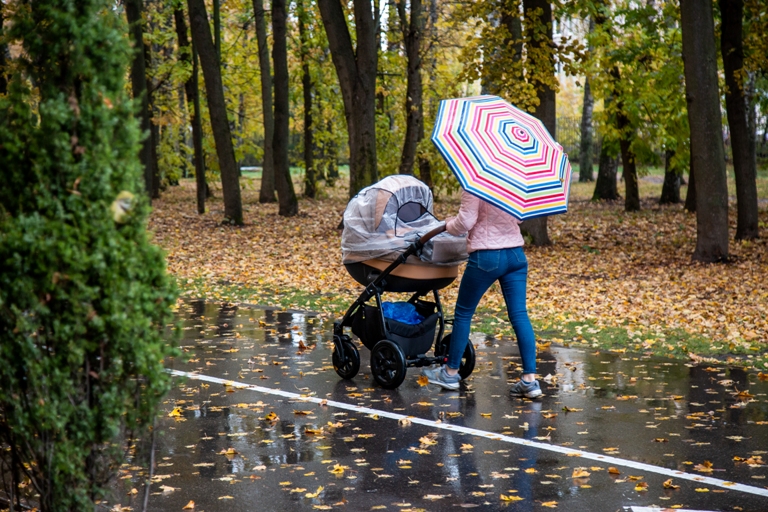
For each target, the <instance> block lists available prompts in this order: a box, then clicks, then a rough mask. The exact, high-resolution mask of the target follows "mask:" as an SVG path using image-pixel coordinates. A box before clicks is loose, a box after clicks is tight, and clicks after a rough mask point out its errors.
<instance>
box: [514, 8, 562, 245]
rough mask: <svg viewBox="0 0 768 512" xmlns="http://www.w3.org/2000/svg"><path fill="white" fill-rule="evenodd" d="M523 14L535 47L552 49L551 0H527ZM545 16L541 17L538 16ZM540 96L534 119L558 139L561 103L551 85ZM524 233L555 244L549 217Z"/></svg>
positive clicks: (524, 225) (533, 221) (526, 227)
mask: <svg viewBox="0 0 768 512" xmlns="http://www.w3.org/2000/svg"><path fill="white" fill-rule="evenodd" d="M523 11H524V13H525V14H524V15H525V18H524V19H525V25H526V26H525V30H526V32H528V33H529V36H530V37H531V40H532V42H531V46H534V47H536V46H548V45H550V44H552V4H550V3H549V0H523ZM537 12H538V13H541V15H540V17H539V16H536V14H535V13H537ZM538 23H543V24H544V25H545V27H546V28H545V31H544V34H545V35H544V37H536V36H534V34H535V33H536V32H537V31H536V30H534V28H535V26H536V25H537V24H538ZM550 64H551V66H552V73H553V74H554V72H555V62H554V60H551V62H550V63H548V64H547V65H548V66H549V65H550ZM535 85H536V93H537V95H538V97H539V105H538V106H537V107H536V110H535V111H534V112H533V116H534V117H536V118H538V119H539V120H540V121H541V122H542V123H544V127H545V128H546V129H547V130H548V131H549V133H550V134H551V135H552V138H554V139H555V140H556V137H557V134H556V131H557V103H556V97H555V91H554V89H552V88H551V87H550V86H549V85H548V84H542V83H537V84H535ZM520 230H521V231H523V232H525V233H528V234H529V235H530V236H531V239H532V243H533V245H538V246H544V245H551V244H552V241H551V240H550V239H549V232H548V230H547V217H537V218H535V219H530V220H526V221H525V222H523V223H522V224H521V225H520Z"/></svg>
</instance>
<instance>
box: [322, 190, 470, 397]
mask: <svg viewBox="0 0 768 512" xmlns="http://www.w3.org/2000/svg"><path fill="white" fill-rule="evenodd" d="M444 231H445V224H444V223H442V222H439V221H438V220H437V219H436V218H435V217H434V215H433V214H432V192H431V191H430V189H429V187H427V186H426V185H424V183H422V182H421V181H419V180H418V179H416V178H414V177H413V176H406V175H395V176H388V177H386V178H384V179H382V180H381V181H380V182H378V183H376V184H374V185H371V186H370V187H367V188H365V189H363V190H361V191H360V193H358V194H357V195H356V196H355V197H354V198H352V199H351V200H350V202H349V204H348V205H347V208H346V210H345V212H344V231H343V233H342V238H341V247H342V260H343V263H344V266H345V267H346V269H347V271H348V272H349V274H350V275H351V276H352V277H353V278H354V279H355V280H356V281H357V282H358V283H360V284H361V285H363V286H365V289H364V290H363V291H362V293H360V295H359V296H358V297H357V299H356V300H355V301H354V303H353V304H352V305H351V306H350V307H349V309H347V312H346V313H345V315H344V317H343V318H342V319H341V320H339V321H336V322H334V325H333V344H334V348H333V368H334V370H336V373H337V374H338V375H339V376H340V377H342V378H344V379H351V378H353V377H354V376H355V375H357V372H358V371H359V369H360V353H359V351H358V349H357V346H355V344H354V343H353V342H352V339H351V338H350V336H348V335H347V334H345V331H344V328H345V327H349V328H350V329H351V331H352V333H353V334H355V335H356V336H357V337H358V338H360V341H362V343H363V345H365V347H367V348H368V349H369V350H370V351H371V373H372V374H373V378H374V379H375V380H376V382H378V383H379V384H380V385H381V386H382V387H383V388H386V389H395V388H397V387H398V386H399V385H400V384H401V383H402V382H403V380H404V379H405V374H406V371H407V368H408V367H410V366H416V367H421V366H429V365H432V364H436V363H438V364H443V363H444V362H446V361H447V359H448V357H447V356H448V347H449V346H450V343H451V335H450V334H448V335H447V336H443V334H444V332H445V325H446V324H447V323H450V321H448V320H446V319H445V317H444V316H443V309H442V305H441V304H440V295H439V293H438V290H440V289H442V288H445V287H446V286H448V285H449V284H451V283H452V282H453V281H454V280H455V279H456V277H457V276H458V268H459V264H460V263H461V262H462V261H464V260H466V258H467V254H466V238H464V237H454V236H452V235H449V234H448V233H444ZM384 292H409V293H411V292H412V293H413V295H412V296H411V297H410V299H408V301H407V302H406V303H400V304H399V305H404V306H406V307H407V309H410V310H415V313H416V317H415V318H416V319H417V322H414V321H413V320H412V319H409V320H410V321H409V322H405V321H401V320H398V319H395V318H388V317H387V316H385V307H384V306H385V305H389V303H384V302H383V301H382V293H384ZM430 292H431V294H432V297H433V300H432V301H430V300H427V298H426V296H427V295H428V294H430ZM436 334H437V335H436ZM433 345H434V350H433V354H434V355H433V356H427V355H426V353H427V352H428V351H429V350H430V349H432V348H433ZM474 367H475V349H474V347H473V346H472V342H471V341H470V342H469V343H468V344H467V348H466V350H465V351H464V354H463V357H462V361H461V366H460V368H459V373H460V374H461V377H462V378H466V377H468V376H469V375H470V374H471V373H472V370H474Z"/></svg>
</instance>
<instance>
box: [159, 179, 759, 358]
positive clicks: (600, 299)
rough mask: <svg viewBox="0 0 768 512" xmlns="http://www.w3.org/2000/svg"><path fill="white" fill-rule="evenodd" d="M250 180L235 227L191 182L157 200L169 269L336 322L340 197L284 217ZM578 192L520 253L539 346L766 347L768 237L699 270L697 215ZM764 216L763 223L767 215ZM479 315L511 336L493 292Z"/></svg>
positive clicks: (448, 205) (451, 298)
mask: <svg viewBox="0 0 768 512" xmlns="http://www.w3.org/2000/svg"><path fill="white" fill-rule="evenodd" d="M245 183H246V185H245V191H244V208H245V211H246V214H245V218H246V219H250V220H249V222H248V223H247V224H246V225H245V226H244V227H242V228H238V229H233V228H229V227H224V226H222V225H220V224H219V223H218V219H219V218H220V217H221V215H220V211H219V210H220V209H221V203H220V201H219V200H214V201H212V202H211V203H210V207H211V211H210V212H209V214H208V215H204V216H198V215H196V214H195V213H194V202H193V201H194V190H193V189H192V187H191V184H190V183H183V185H182V186H181V187H177V188H174V189H171V190H169V192H168V193H167V194H166V195H165V196H164V197H163V199H162V200H161V201H158V202H157V203H156V204H155V210H154V213H153V215H152V217H151V228H152V229H153V230H154V231H155V240H156V242H157V243H159V244H160V245H161V246H162V247H164V248H165V249H166V250H167V251H168V265H169V269H170V271H171V272H172V273H173V274H174V275H175V276H176V277H177V278H178V279H179V281H180V283H181V285H182V286H184V287H186V288H188V293H189V294H191V295H202V296H204V297H206V298H209V299H232V296H231V289H232V288H231V287H228V286H227V285H236V288H240V289H241V290H243V291H244V293H245V295H239V298H240V300H244V301H247V302H252V303H259V304H275V305H280V304H282V305H287V306H291V305H293V306H294V307H302V304H298V303H297V302H296V301H295V300H293V299H292V297H294V296H297V295H307V294H310V295H313V296H314V299H313V301H312V303H311V306H310V307H312V308H313V309H315V310H319V311H326V312H328V313H329V314H330V315H331V316H333V315H340V314H341V313H342V312H343V305H344V304H348V303H349V302H350V301H351V300H353V299H354V297H355V296H356V295H357V293H358V292H359V289H358V288H359V286H358V285H357V283H356V282H355V281H354V280H352V278H351V277H349V276H348V275H347V273H346V271H345V270H344V267H343V266H342V265H341V252H340V231H339V230H338V229H337V227H338V224H339V220H340V219H341V215H342V212H343V210H344V207H345V206H346V198H345V193H344V192H345V191H343V190H336V189H331V190H329V191H327V192H328V194H329V195H330V196H331V197H328V198H326V199H322V200H317V201H303V202H302V204H301V208H300V211H301V212H302V213H301V215H300V216H299V217H296V218H291V219H287V218H282V217H278V216H277V211H276V209H275V208H276V207H275V206H272V205H260V204H259V203H258V197H257V190H258V187H257V186H256V185H255V184H250V183H249V182H248V180H246V181H245ZM643 186H645V185H643ZM580 187H582V185H581V184H574V187H573V188H572V198H571V210H570V211H569V212H568V213H567V214H565V215H560V216H555V217H552V218H550V230H551V236H552V239H553V241H554V245H553V246H552V247H545V248H538V247H528V248H527V249H526V251H527V253H528V257H529V263H530V276H529V293H528V298H529V309H530V313H531V316H532V319H533V320H534V323H536V324H537V325H538V327H539V329H538V336H539V338H549V339H550V340H554V341H560V342H570V341H581V342H585V343H590V341H591V339H592V338H593V337H594V335H596V334H598V333H599V332H600V331H601V330H602V329H605V328H609V327H621V328H623V329H625V330H626V331H627V333H628V334H629V336H630V337H632V336H637V337H638V338H639V337H640V334H643V337H644V339H645V340H646V341H645V342H644V344H645V345H646V346H644V347H641V348H648V347H647V345H648V343H649V342H648V341H647V340H648V339H649V338H650V340H651V341H650V343H651V344H656V345H658V346H659V347H663V346H664V344H665V340H666V337H667V336H668V334H669V333H670V332H678V333H680V334H682V335H683V338H684V337H685V336H699V337H705V338H707V339H708V340H710V342H711V344H712V345H713V346H718V347H720V348H721V352H723V351H724V352H729V351H732V350H734V349H737V348H740V349H743V350H746V351H747V353H752V354H755V355H758V354H759V353H761V352H762V351H764V348H763V347H762V346H760V347H758V346H757V345H756V343H761V342H764V340H766V339H768V320H767V319H766V316H765V304H766V303H767V302H768V284H766V281H765V279H764V276H765V273H766V271H768V251H766V241H765V240H759V241H757V242H742V243H736V244H734V247H733V253H734V254H733V259H732V262H731V263H729V264H718V265H704V264H699V263H694V262H691V259H690V254H691V253H692V251H693V248H694V245H695V232H696V231H695V230H696V226H695V217H694V216H693V215H691V214H689V213H686V212H685V211H684V210H682V208H681V207H680V206H679V205H677V206H665V207H659V206H658V205H657V204H656V198H645V199H643V210H642V211H640V212H634V213H625V212H624V211H623V208H622V206H621V204H611V203H593V202H591V201H588V200H587V199H586V198H587V197H589V196H590V194H591V186H590V185H588V184H585V185H583V187H584V188H583V190H582V189H581V188H580ZM436 211H437V215H438V217H440V218H444V217H446V216H448V215H455V214H456V212H457V211H458V201H457V198H456V197H448V198H438V201H437V202H436ZM731 211H732V216H733V217H734V218H732V219H731V222H732V223H735V216H734V215H733V214H734V213H735V212H733V209H731ZM761 215H762V218H763V222H765V221H766V219H765V217H766V212H765V211H763V212H762V213H761ZM457 291H458V281H457V282H456V283H455V284H453V285H452V286H450V287H448V288H446V289H445V290H443V296H444V298H445V302H446V306H447V308H446V309H447V311H448V314H451V313H452V309H453V303H454V302H455V298H456V293H457ZM480 307H481V310H483V311H485V312H486V313H487V314H489V315H490V316H491V317H496V318H497V319H498V321H499V324H498V325H497V326H495V327H493V329H494V331H493V332H490V334H497V333H500V332H503V333H505V334H507V333H508V332H509V331H508V322H507V321H506V319H505V318H504V314H503V311H504V308H503V300H502V297H501V293H500V290H498V289H495V288H492V289H491V291H490V292H489V293H488V294H486V296H485V298H484V301H483V303H481V306H480ZM572 322H581V323H583V324H584V325H585V328H584V330H583V331H579V332H580V334H578V335H577V336H574V337H576V338H578V339H577V340H574V339H572V338H573V337H572V338H567V339H564V338H563V337H562V335H559V334H557V327H558V326H559V325H562V324H566V323H572ZM587 325H588V326H589V327H587ZM475 328H477V326H476V327H475ZM553 332H554V334H552V333H553ZM683 348H684V347H683ZM755 349H757V351H756V350H755ZM743 350H742V351H743Z"/></svg>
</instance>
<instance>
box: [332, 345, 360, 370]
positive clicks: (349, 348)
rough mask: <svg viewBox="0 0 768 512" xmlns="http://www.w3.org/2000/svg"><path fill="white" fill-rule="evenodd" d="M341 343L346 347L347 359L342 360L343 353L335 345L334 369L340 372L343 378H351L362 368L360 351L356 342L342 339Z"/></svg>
mask: <svg viewBox="0 0 768 512" xmlns="http://www.w3.org/2000/svg"><path fill="white" fill-rule="evenodd" d="M341 344H342V346H343V347H344V355H345V356H346V358H345V360H343V361H342V359H341V354H339V352H338V351H337V350H336V348H335V346H334V350H333V355H332V356H331V359H332V360H333V369H334V370H336V373H337V374H339V377H341V378H342V379H351V378H353V377H354V376H355V375H357V372H358V371H359V370H360V352H359V351H358V350H357V347H356V346H355V344H354V343H352V342H351V341H349V340H345V339H342V340H341Z"/></svg>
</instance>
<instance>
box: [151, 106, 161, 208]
mask: <svg viewBox="0 0 768 512" xmlns="http://www.w3.org/2000/svg"><path fill="white" fill-rule="evenodd" d="M152 96H154V95H151V96H150V98H151V99H152V100H153V99H154V98H152ZM150 108H151V109H153V110H154V101H151V102H150ZM154 117H155V116H154V115H153V116H152V118H153V119H154ZM149 133H150V138H151V139H152V199H159V198H160V185H161V184H160V165H159V163H158V161H157V148H158V146H159V145H160V127H159V126H158V125H157V123H155V122H154V121H150V123H149Z"/></svg>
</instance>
